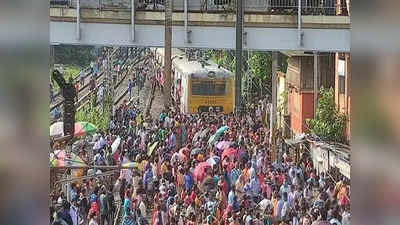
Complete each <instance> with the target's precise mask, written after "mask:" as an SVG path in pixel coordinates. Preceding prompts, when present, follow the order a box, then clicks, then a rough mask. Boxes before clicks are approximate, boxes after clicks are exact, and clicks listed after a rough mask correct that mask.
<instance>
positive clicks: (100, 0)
mask: <svg viewBox="0 0 400 225" xmlns="http://www.w3.org/2000/svg"><path fill="white" fill-rule="evenodd" d="M164 1H165V0H135V7H136V10H137V11H164ZM187 1H188V10H189V11H190V12H210V13H213V12H221V11H222V12H234V11H235V9H236V6H235V5H236V0H187ZM347 2H348V0H301V5H302V7H301V8H302V15H331V16H334V15H345V16H346V15H349V13H348V9H349V6H347ZM50 3H51V5H52V7H57V6H61V7H65V6H68V7H71V8H76V6H77V0H51V1H50ZM173 4H174V7H173V8H174V12H181V11H183V10H184V0H174V2H173ZM80 7H81V9H84V8H96V9H121V10H123V9H126V10H129V9H130V8H131V0H81V1H80ZM244 7H245V13H262V14H278V15H282V14H283V15H286V14H296V13H297V9H298V0H245V1H244Z"/></svg>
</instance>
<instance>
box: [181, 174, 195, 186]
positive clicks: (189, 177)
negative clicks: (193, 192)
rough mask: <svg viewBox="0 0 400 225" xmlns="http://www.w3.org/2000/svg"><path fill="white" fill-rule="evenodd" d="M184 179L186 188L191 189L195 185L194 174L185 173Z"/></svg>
mask: <svg viewBox="0 0 400 225" xmlns="http://www.w3.org/2000/svg"><path fill="white" fill-rule="evenodd" d="M183 179H184V180H185V188H186V190H190V188H191V187H192V185H193V177H192V174H185V175H183Z"/></svg>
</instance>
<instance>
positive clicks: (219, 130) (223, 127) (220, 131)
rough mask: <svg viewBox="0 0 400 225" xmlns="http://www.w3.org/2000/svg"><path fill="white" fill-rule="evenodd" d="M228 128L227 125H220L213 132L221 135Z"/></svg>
mask: <svg viewBox="0 0 400 225" xmlns="http://www.w3.org/2000/svg"><path fill="white" fill-rule="evenodd" d="M228 128H229V127H228V126H222V127H220V128H219V129H218V130H217V132H215V134H216V135H217V136H221V134H223V133H224V132H225V131H226V130H228Z"/></svg>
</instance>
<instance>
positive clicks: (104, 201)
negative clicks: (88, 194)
mask: <svg viewBox="0 0 400 225" xmlns="http://www.w3.org/2000/svg"><path fill="white" fill-rule="evenodd" d="M108 211H109V205H108V198H107V195H106V190H105V187H103V191H102V193H101V195H100V225H103V224H104V222H105V221H106V220H107V223H108V224H109V223H110V220H109V218H108Z"/></svg>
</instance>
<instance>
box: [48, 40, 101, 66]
mask: <svg viewBox="0 0 400 225" xmlns="http://www.w3.org/2000/svg"><path fill="white" fill-rule="evenodd" d="M94 53H95V51H94V47H93V46H67V45H56V46H54V63H55V64H64V65H76V66H79V67H87V66H88V65H89V64H90V61H91V60H93V59H95V55H94Z"/></svg>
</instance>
